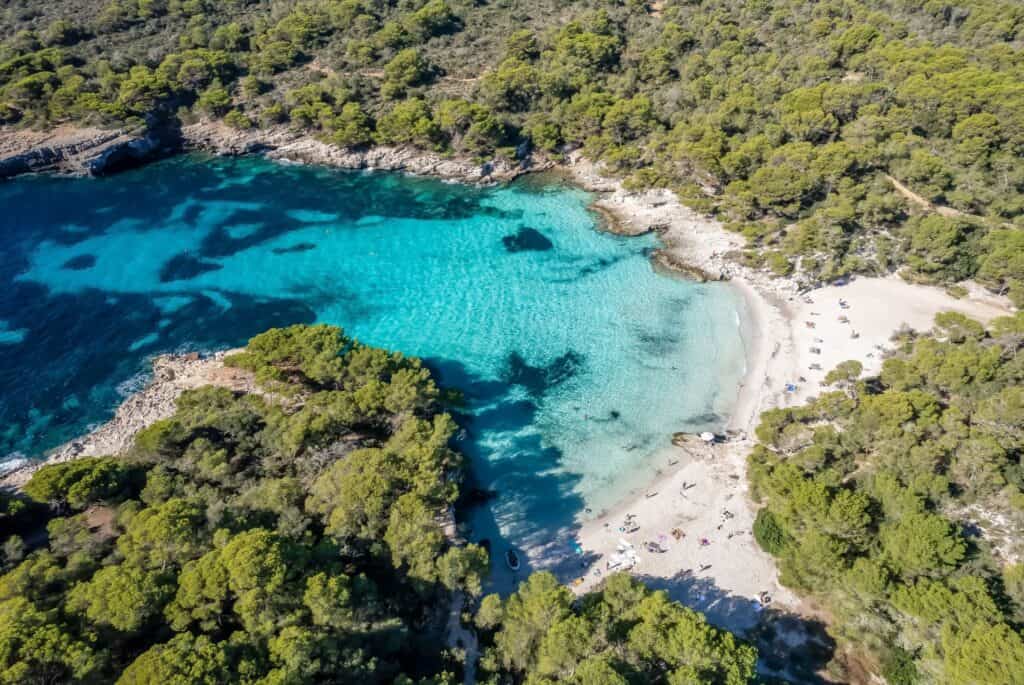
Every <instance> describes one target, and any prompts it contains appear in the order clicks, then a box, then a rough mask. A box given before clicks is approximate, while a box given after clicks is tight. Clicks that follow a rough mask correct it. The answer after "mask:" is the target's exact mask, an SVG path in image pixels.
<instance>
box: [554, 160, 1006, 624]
mask: <svg viewBox="0 0 1024 685" xmlns="http://www.w3.org/2000/svg"><path fill="white" fill-rule="evenodd" d="M571 169H572V176H573V178H574V180H576V181H577V182H579V183H581V184H582V185H584V186H585V187H587V188H589V189H591V190H593V191H597V192H600V193H602V196H601V197H600V199H599V200H598V201H597V202H596V203H595V204H597V205H598V206H599V208H600V210H601V212H602V214H605V215H606V216H609V215H610V216H611V217H612V218H613V219H614V220H615V222H616V227H615V228H616V231H617V232H622V233H626V234H640V233H644V232H647V231H650V230H657V231H658V232H659V234H660V235H661V237H662V240H663V242H664V243H665V245H666V249H667V250H668V251H669V252H670V253H671V254H672V256H673V257H675V258H677V259H678V260H680V261H681V262H684V263H686V264H689V265H691V266H695V267H697V268H698V269H700V270H701V271H702V272H704V273H706V274H708V275H709V276H710V277H713V278H722V279H728V280H729V282H730V284H731V285H732V287H734V288H736V289H737V290H738V291H739V292H740V293H741V294H742V296H743V302H744V303H745V308H746V312H745V317H744V318H745V320H744V322H743V324H742V326H743V335H744V340H745V343H746V345H747V360H746V363H747V369H746V376H745V379H744V381H743V384H742V385H741V387H740V388H739V390H738V395H737V398H736V404H735V408H734V411H733V414H732V416H731V417H730V418H729V421H728V423H727V425H726V428H727V430H728V433H729V438H728V439H727V440H725V441H723V442H718V443H716V444H713V445H704V444H701V443H700V441H699V440H690V441H687V442H686V444H685V446H683V447H674V448H672V449H671V450H668V451H666V453H665V455H664V456H663V457H662V458H661V459H663V460H664V461H663V463H664V467H663V468H661V469H659V473H658V474H656V475H654V476H652V479H651V481H650V483H649V485H648V486H647V488H646V489H645V491H644V492H641V493H639V494H637V495H635V496H634V497H632V498H629V499H627V500H626V501H624V502H622V503H620V504H619V505H618V506H616V507H614V508H613V509H612V510H610V511H608V512H606V513H604V514H603V515H602V516H600V517H599V518H596V519H592V520H586V521H581V529H580V533H579V543H580V546H581V547H582V550H583V552H584V553H585V554H587V555H588V558H594V559H596V561H595V562H594V563H593V564H591V565H590V566H589V568H587V569H585V570H584V569H581V575H580V576H579V577H578V578H577V579H576V580H575V581H574V584H573V588H574V589H575V590H576V591H577V592H579V593H582V592H584V591H586V590H589V589H592V588H593V587H595V586H596V585H598V584H599V583H600V582H601V580H602V578H603V577H604V576H605V575H606V574H607V573H608V571H609V569H608V566H609V562H611V565H612V566H614V565H615V563H616V561H618V560H621V559H622V558H623V557H624V556H629V555H630V554H635V558H636V559H637V562H636V564H635V566H633V568H632V569H631V572H632V573H633V574H634V575H636V576H637V577H640V578H642V579H644V580H645V581H646V582H647V583H648V584H650V585H651V586H652V587H659V588H664V589H666V590H667V591H668V592H669V594H670V595H671V596H672V597H673V598H674V599H677V600H679V601H681V602H683V603H684V604H686V605H687V606H690V607H693V608H695V609H699V610H701V611H703V612H705V613H706V614H707V616H708V618H709V620H711V621H712V622H713V623H715V624H717V625H719V626H722V627H726V628H728V629H730V630H733V631H736V632H739V633H741V634H742V633H744V632H747V631H749V630H750V629H752V628H753V627H754V626H756V625H757V624H758V619H759V617H760V615H761V613H762V611H763V608H764V605H763V602H762V600H764V599H766V598H767V599H768V600H769V604H770V606H771V607H772V608H775V609H781V610H783V611H793V612H795V613H799V612H800V611H801V608H800V606H799V601H798V599H797V597H796V596H795V595H794V594H793V593H791V592H790V591H788V590H787V589H785V588H783V587H782V586H781V585H779V582H778V572H777V569H776V567H775V564H774V562H773V560H772V559H771V557H769V555H767V554H766V553H764V552H763V551H761V549H760V548H759V547H758V546H757V543H756V542H755V541H754V539H753V536H752V535H751V532H750V531H751V527H752V524H753V520H754V516H755V511H756V510H755V506H754V504H753V502H752V501H751V500H750V497H749V492H748V486H747V481H746V466H745V461H746V456H747V454H748V453H749V451H750V449H751V448H752V446H753V444H754V442H753V440H752V439H751V438H752V435H753V429H754V428H755V427H756V425H757V419H758V417H759V415H760V413H761V412H763V411H765V410H766V409H769V408H772V407H779V406H792V405H797V404H802V403H803V402H804V401H806V400H807V398H809V397H812V396H814V395H817V394H818V393H820V392H821V390H822V386H821V381H822V379H823V378H824V377H825V374H827V373H828V372H829V371H830V370H831V369H833V368H834V367H835V366H836V365H837V364H838V363H840V362H842V361H845V360H848V359H856V360H859V361H860V362H861V363H862V364H863V365H864V370H865V373H866V374H872V373H876V372H878V371H879V369H880V368H881V364H882V359H883V355H882V351H883V350H884V349H885V348H886V347H887V346H889V345H890V344H891V343H890V338H891V336H892V334H893V333H894V332H895V331H896V330H897V329H899V328H900V327H901V326H903V325H908V326H910V327H911V328H914V329H916V330H919V331H926V330H929V329H930V328H931V326H932V322H933V320H934V317H935V315H936V314H938V313H939V312H943V311H956V312H961V313H963V314H966V315H968V316H971V317H973V318H975V319H978V320H980V321H982V322H987V321H989V320H991V319H992V318H994V317H997V316H1002V315H1005V314H1008V313H1009V311H1010V310H1009V306H1008V303H1006V302H1004V301H1003V300H1001V298H997V297H995V296H991V295H989V294H987V293H984V292H983V291H981V289H979V288H972V289H971V294H970V295H969V296H968V297H966V298H964V299H955V298H953V297H952V296H950V295H949V294H947V293H946V292H945V291H943V290H941V289H939V288H935V287H930V286H924V285H914V284H910V283H907V282H905V281H903V280H902V279H900V278H899V277H898V276H889V277H885V278H856V279H854V280H852V281H851V282H849V283H847V284H845V285H842V286H836V285H832V286H827V287H823V288H818V289H815V290H812V291H810V292H807V293H804V294H800V293H798V286H797V284H796V283H795V282H794V281H792V280H788V279H775V278H772V277H771V276H770V275H769V274H768V273H766V272H760V271H756V270H753V269H749V268H747V267H743V266H741V265H739V264H738V263H737V262H736V261H734V260H732V259H730V256H734V253H735V251H736V250H739V249H741V248H742V245H743V240H742V238H741V237H740V236H737V235H735V234H731V233H728V232H727V231H726V230H725V229H724V228H723V227H722V225H721V224H720V223H718V222H717V221H715V220H714V219H711V218H707V217H704V216H701V215H699V214H697V213H696V212H694V211H693V210H691V209H689V208H687V207H685V206H683V205H682V204H680V203H679V201H678V200H677V199H676V198H675V196H674V195H673V194H672V193H670V192H668V191H647V192H643V193H630V192H627V191H625V190H624V189H622V188H621V186H620V185H619V184H618V183H616V182H614V181H611V180H608V179H605V178H602V177H601V176H600V175H599V174H598V173H597V172H596V171H595V169H594V168H593V166H591V165H589V164H587V163H586V162H584V161H582V160H578V161H577V163H576V164H575V166H573V167H572V168H571ZM730 253H732V255H731V254H730ZM840 302H842V303H843V304H842V305H841V304H840ZM787 387H788V389H787ZM668 430H671V428H670V427H668ZM627 516H628V517H630V518H629V519H628V521H627ZM633 527H636V528H637V529H636V530H635V532H628V531H630V529H631V528H633ZM648 543H655V545H656V546H657V547H660V548H661V549H662V550H663V551H660V552H657V551H647V546H648ZM622 550H626V555H623V554H622ZM630 550H632V552H631V551H630Z"/></svg>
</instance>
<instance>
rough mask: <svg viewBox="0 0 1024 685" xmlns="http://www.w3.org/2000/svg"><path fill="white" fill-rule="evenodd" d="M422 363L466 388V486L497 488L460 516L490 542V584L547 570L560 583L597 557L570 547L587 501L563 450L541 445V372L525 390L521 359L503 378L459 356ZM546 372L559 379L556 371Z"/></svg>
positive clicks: (462, 417)
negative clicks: (510, 561) (514, 563)
mask: <svg viewBox="0 0 1024 685" xmlns="http://www.w3.org/2000/svg"><path fill="white" fill-rule="evenodd" d="M519 359H520V360H521V357H520V358H519ZM425 362H426V364H427V365H428V366H429V367H430V368H431V369H432V370H433V371H434V372H435V373H436V374H437V376H438V378H439V379H440V381H441V382H442V383H443V384H444V385H445V386H447V387H451V388H458V389H459V390H461V391H462V392H463V394H464V397H465V409H466V411H462V412H454V413H455V416H456V419H457V420H458V422H459V425H460V426H462V427H463V433H462V437H461V439H460V440H458V441H457V443H456V446H457V447H458V449H459V450H460V451H461V452H462V453H463V454H465V455H467V456H468V457H469V459H470V480H471V482H470V483H469V484H467V485H468V488H470V489H472V488H476V489H478V490H483V491H490V492H492V493H494V496H493V497H492V498H490V499H488V500H487V501H486V502H475V503H470V504H469V505H468V506H466V507H462V508H461V510H460V523H466V524H468V525H469V528H470V533H469V535H468V537H469V539H470V540H472V541H475V542H481V541H484V540H486V541H488V543H489V546H490V549H491V577H490V580H489V583H488V587H487V590H488V591H496V592H500V593H502V594H507V593H509V592H511V591H513V590H514V589H515V588H516V586H517V585H518V583H519V582H521V581H522V580H525V579H526V577H527V576H529V574H530V573H532V572H533V571H537V570H547V571H551V572H552V573H554V574H555V575H556V576H557V577H558V578H559V579H560V580H562V581H563V582H569V581H571V580H572V579H573V578H575V577H577V576H578V575H579V574H580V570H581V568H582V567H585V566H589V565H590V564H592V563H593V562H594V561H596V556H595V555H590V554H588V555H585V556H584V555H579V554H577V553H576V552H575V550H574V544H573V543H574V541H575V540H576V535H577V534H578V532H579V525H578V523H577V521H576V518H577V515H578V514H580V513H581V512H582V511H583V508H584V502H583V498H582V497H581V496H580V495H579V494H578V492H577V491H576V488H577V485H578V484H579V480H580V478H579V476H578V475H576V474H573V473H567V472H566V471H565V470H563V469H562V468H561V462H562V453H561V451H560V450H558V449H557V448H555V447H553V446H550V445H545V444H544V443H543V441H542V440H541V436H540V433H539V432H537V429H536V426H535V421H536V415H537V411H538V406H539V403H540V402H543V395H544V392H545V388H543V387H541V382H540V379H539V378H533V379H532V381H531V383H530V384H529V387H528V388H525V390H526V392H525V393H524V388H523V386H522V380H523V379H522V378H521V376H519V375H517V372H516V369H521V366H520V364H518V363H516V364H512V363H510V364H509V367H508V368H507V370H506V372H505V375H506V377H505V378H502V379H493V378H483V377H481V376H479V375H477V374H475V373H474V372H473V371H471V370H470V369H468V368H467V367H466V366H465V365H464V364H462V363H461V362H458V361H454V360H449V359H440V358H431V359H427V360H425ZM552 367H554V368H559V369H560V368H562V367H561V363H560V362H559V361H558V360H555V361H553V362H552V364H551V365H548V366H547V367H545V369H550V368H552ZM543 375H544V377H545V378H548V379H549V380H551V379H555V382H556V383H557V382H558V381H557V378H559V377H560V376H561V374H559V373H553V374H552V377H548V375H547V374H543ZM550 388H551V386H550V385H549V386H548V387H547V389H548V390H550ZM470 409H471V410H472V413H471V412H470V411H468V410H470ZM484 435H486V436H487V440H486V441H484V440H482V437H483V436H484ZM512 493H516V494H515V496H513V494H512ZM509 549H514V550H515V551H516V552H517V554H518V555H519V558H520V562H521V566H520V568H519V570H518V571H513V570H511V569H510V568H509V567H508V565H507V564H506V561H505V554H506V552H507V551H508V550H509Z"/></svg>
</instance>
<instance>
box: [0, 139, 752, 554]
mask: <svg viewBox="0 0 1024 685" xmlns="http://www.w3.org/2000/svg"><path fill="white" fill-rule="evenodd" d="M588 201H589V197H588V195H587V194H586V193H584V192H582V191H579V190H577V189H573V188H568V187H565V186H562V185H553V184H549V185H544V184H542V183H541V182H539V181H538V180H536V179H531V180H530V181H528V182H521V183H517V184H514V185H512V186H508V187H503V188H497V189H477V188H467V187H462V186H456V185H448V184H444V183H441V182H438V181H432V180H424V179H412V178H407V177H403V176H398V175H387V174H356V173H345V172H339V171H334V170H328V169H320V168H311V167H299V166H284V165H280V164H275V163H272V162H268V161H266V160H262V159H258V158H247V159H210V158H205V157H196V156H192V157H181V158H176V159H172V160H168V161H165V162H161V163H158V164H154V165H151V166H147V167H145V168H143V169H140V170H137V171H132V172H129V173H125V174H121V175H118V176H116V177H111V178H105V179H79V180H69V179H59V178H52V177H32V178H23V179H20V180H17V181H14V182H9V183H6V184H0V207H3V212H2V214H0V241H2V244H0V282H2V284H3V290H2V292H0V355H2V358H3V359H4V363H3V365H2V366H0V454H12V453H16V452H21V453H24V454H28V455H38V454H40V453H41V452H43V451H44V450H46V449H48V448H51V447H53V446H55V445H57V444H60V443H61V442H63V441H65V440H67V439H69V438H71V437H73V436H75V435H77V434H79V433H81V432H83V431H84V430H85V429H86V427H87V426H88V425H90V424H93V423H96V422H99V421H103V420H105V419H106V418H108V417H109V416H110V415H111V413H112V411H113V408H114V407H115V406H116V405H117V403H118V402H119V401H120V399H121V398H122V397H123V395H124V394H125V393H127V392H130V391H132V390H134V389H137V388H138V387H139V386H140V384H141V383H143V382H144V379H145V373H146V370H147V363H146V359H147V358H148V357H150V356H152V355H154V354H157V353H162V352H167V351H171V350H185V349H213V348H221V347H224V346H228V345H238V344H241V343H243V342H244V341H245V340H246V339H247V338H248V337H249V336H251V335H254V334H255V333H258V332H260V331H262V330H264V329H266V328H268V327H271V326H277V325H285V324H289V323H296V322H314V321H320V322H329V323H334V324H339V325H342V326H344V327H345V328H346V329H347V330H348V332H349V333H351V334H354V335H356V336H357V337H358V338H359V339H361V340H363V341H364V342H367V343H371V344H374V345H380V346H383V347H388V348H392V349H398V350H401V351H403V352H406V353H408V354H413V355H418V356H421V357H423V358H424V359H426V360H427V361H428V363H429V364H430V365H431V366H432V368H434V369H435V370H436V371H437V372H438V373H439V375H440V377H441V380H442V381H443V382H444V383H446V384H448V385H454V386H458V387H460V388H461V389H463V390H464V391H465V392H466V395H467V399H468V406H467V410H466V414H465V415H464V416H462V417H460V419H461V422H462V425H463V426H464V427H465V428H466V437H465V438H464V439H463V440H462V441H461V442H460V444H459V447H460V448H461V449H463V450H464V451H465V452H467V453H468V454H470V455H471V456H472V457H473V466H474V471H475V473H476V476H477V478H478V479H479V481H480V484H481V486H482V487H484V488H491V489H494V490H496V491H497V492H498V493H499V497H498V498H497V499H495V500H492V501H491V502H490V503H489V504H488V505H487V506H484V507H480V508H478V509H476V510H475V511H474V512H472V513H471V516H470V518H471V521H472V524H473V527H474V537H476V538H481V537H486V538H489V539H490V540H491V541H492V543H493V544H494V546H495V550H496V551H498V550H503V549H504V548H505V547H506V546H507V545H510V544H511V545H516V546H520V547H522V548H525V549H530V550H534V552H532V553H531V554H530V561H531V562H532V563H534V564H538V563H539V564H540V565H544V564H546V563H548V561H549V560H553V559H556V558H559V557H561V556H563V554H567V553H569V544H568V537H569V536H570V535H571V533H572V524H573V520H574V518H575V517H576V516H577V515H579V514H581V513H583V512H584V510H585V509H586V508H590V509H592V510H593V512H595V513H596V512H597V511H598V510H600V509H601V508H603V507H606V506H609V505H611V504H612V503H613V502H614V501H616V500H617V499H619V498H620V497H621V496H622V495H623V494H624V493H625V492H626V491H627V490H628V489H629V488H632V487H636V486H637V485H639V484H641V483H642V482H644V481H645V480H647V479H649V477H650V475H651V472H652V469H653V466H652V464H651V461H652V459H653V458H654V455H656V454H657V453H658V451H659V450H661V449H663V448H664V447H666V446H667V445H668V444H669V436H670V434H671V432H672V431H676V430H699V429H708V428H711V429H713V428H717V427H721V425H722V423H723V421H724V415H725V414H727V413H728V411H729V409H730V407H731V405H732V403H733V401H734V399H735V394H736V389H737V384H738V382H739V378H740V376H741V374H742V372H743V356H744V355H743V344H742V341H741V339H740V334H739V329H738V324H737V322H738V316H737V311H738V308H739V307H740V306H741V304H740V302H739V301H738V298H737V297H736V296H735V295H734V293H733V292H732V290H731V289H729V288H727V287H725V286H722V285H719V284H708V285H698V284H694V283H688V282H684V281H681V280H676V279H672V278H667V277H664V276H660V275H657V274H655V273H654V272H653V271H652V269H651V267H650V264H649V261H648V254H649V251H650V249H651V248H653V247H654V246H655V244H656V243H655V239H654V238H653V237H649V236H648V237H641V238H620V237H616V236H612V235H608V234H606V233H601V232H599V231H596V230H594V229H595V224H596V221H597V218H596V217H595V215H594V214H592V213H591V212H590V211H588V210H587V203H588ZM544 547H546V548H547V549H546V552H547V553H548V554H546V555H542V554H541V553H540V551H541V548H544ZM495 556H496V557H497V556H499V555H498V554H495Z"/></svg>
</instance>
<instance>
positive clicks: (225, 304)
mask: <svg viewBox="0 0 1024 685" xmlns="http://www.w3.org/2000/svg"><path fill="white" fill-rule="evenodd" d="M174 295H175V293H164V292H162V293H160V294H159V295H157V296H155V297H151V296H149V295H140V294H123V293H118V294H112V293H106V292H103V291H99V290H84V291H82V292H80V293H75V294H66V293H65V294H58V295H53V294H51V293H50V292H49V291H48V290H47V289H46V288H45V287H44V286H41V285H38V284H33V283H23V282H14V283H11V284H9V287H8V288H6V289H5V290H3V291H2V292H0V319H2V320H4V321H6V322H7V324H8V326H9V327H10V328H12V329H26V331H27V332H26V335H25V338H24V339H23V340H22V341H21V342H20V343H19V344H16V345H4V346H3V353H4V358H5V363H4V364H2V365H0V396H2V397H3V398H4V401H3V402H2V403H0V455H2V454H8V453H10V452H14V451H23V452H25V453H27V454H33V453H38V451H40V450H45V449H49V448H50V447H54V446H56V445H58V444H60V443H61V442H63V441H65V440H68V439H70V438H72V437H74V436H75V435H77V434H78V433H79V432H80V430H81V428H80V426H81V425H82V421H83V419H84V420H85V421H87V422H90V423H92V422H97V421H101V420H105V419H106V418H108V416H109V411H110V409H111V408H112V407H114V406H115V405H116V404H117V403H118V402H120V401H121V396H120V395H119V394H118V390H117V388H115V387H113V386H111V384H110V383H109V381H110V379H111V378H115V379H122V380H125V379H131V378H133V377H136V376H138V374H140V373H144V372H148V370H149V369H148V364H147V362H146V359H147V357H148V356H150V355H152V354H155V353H160V352H168V351H175V350H182V349H194V350H202V349H214V348H223V347H225V346H234V345H239V344H241V343H243V342H245V341H246V340H247V339H248V338H250V337H252V336H253V335H255V334H257V333H259V332H261V331H264V330H266V329H267V328H270V327H272V326H278V325H285V324H291V323H310V322H313V321H314V320H315V319H316V313H315V312H314V311H313V310H312V309H311V308H310V307H309V306H308V305H307V304H306V303H304V302H303V301H301V300H299V299H272V300H271V299H261V298H254V297H250V296H247V295H241V294H237V293H230V292H220V293H215V294H214V295H215V297H211V296H208V295H205V294H197V293H194V292H189V293H182V294H181V296H180V297H181V304H180V305H179V306H178V307H177V308H176V309H174V310H171V311H167V309H166V308H161V301H166V300H167V299H168V298H170V297H173V296H174ZM25 369H32V370H33V373H32V374H31V375H30V376H29V375H26V373H25Z"/></svg>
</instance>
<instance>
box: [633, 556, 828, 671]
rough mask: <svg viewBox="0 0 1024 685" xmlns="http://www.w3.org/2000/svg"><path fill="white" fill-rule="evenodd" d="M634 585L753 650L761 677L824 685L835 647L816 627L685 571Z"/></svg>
mask: <svg viewBox="0 0 1024 685" xmlns="http://www.w3.org/2000/svg"><path fill="white" fill-rule="evenodd" d="M637 579H638V580H640V581H642V582H644V583H645V584H646V585H647V586H648V587H650V588H651V589H652V590H664V591H665V592H667V593H668V596H669V597H670V598H671V599H674V600H676V601H678V602H679V603H680V604H683V605H684V606H687V607H689V608H691V609H694V610H695V611H699V612H701V613H703V614H704V615H705V616H706V617H707V619H708V622H709V623H711V624H712V625H714V626H716V627H718V628H723V629H726V630H729V631H731V632H733V633H736V634H737V635H739V636H741V637H743V638H744V639H747V640H749V641H750V642H752V643H753V644H754V645H756V646H757V649H758V672H759V673H761V674H762V675H765V676H770V677H774V678H781V679H783V680H784V681H786V682H790V683H798V684H800V685H804V684H806V685H825V684H826V683H828V682H829V681H828V680H826V679H824V678H823V677H822V676H821V675H819V673H820V672H821V671H822V669H824V668H825V666H826V665H827V664H828V663H829V662H830V661H831V660H832V657H833V656H834V654H835V647H836V645H835V641H834V640H833V639H832V638H831V637H830V636H829V635H828V633H827V632H826V626H825V624H824V623H822V622H821V621H819V620H816V619H811V618H807V617H805V616H800V615H798V614H795V613H792V612H789V611H784V610H781V609H777V608H775V607H772V606H771V605H767V606H762V605H761V603H760V602H757V601H756V600H752V599H751V598H749V597H741V596H738V595H734V594H732V593H730V592H729V591H728V590H725V589H723V588H720V587H718V585H717V584H716V583H715V581H714V579H713V578H711V577H708V576H701V575H698V574H696V573H694V572H693V571H692V570H689V569H687V570H685V571H680V572H679V573H677V574H675V575H674V576H672V577H670V578H657V577H653V576H647V575H643V574H638V575H637Z"/></svg>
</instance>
